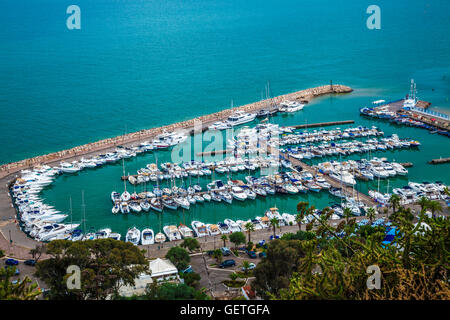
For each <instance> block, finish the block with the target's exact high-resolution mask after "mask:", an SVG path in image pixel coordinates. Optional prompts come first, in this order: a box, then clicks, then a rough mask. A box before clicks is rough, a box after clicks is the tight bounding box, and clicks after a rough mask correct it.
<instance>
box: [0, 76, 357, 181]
mask: <svg viewBox="0 0 450 320" xmlns="http://www.w3.org/2000/svg"><path fill="white" fill-rule="evenodd" d="M352 91H353V89H352V88H350V87H347V86H344V85H326V86H320V87H315V88H310V89H305V90H301V91H297V92H293V93H288V94H285V95H281V96H278V97H274V98H272V99H266V100H261V101H257V102H253V103H249V104H246V105H243V106H240V107H236V108H233V109H225V110H222V111H219V112H216V113H212V114H208V115H204V116H200V117H198V118H194V119H190V120H186V121H181V122H177V123H174V124H170V125H166V126H162V127H157V128H151V129H147V130H140V131H137V132H133V133H129V134H125V135H122V136H117V137H115V138H107V139H103V140H99V141H96V142H92V143H88V144H85V145H81V146H77V147H74V148H71V149H67V150H62V151H58V152H53V153H49V154H46V155H41V156H37V157H34V158H28V159H24V160H21V161H17V162H13V163H8V164H4V165H2V166H0V178H3V177H5V176H7V175H9V174H11V173H14V172H18V171H20V170H23V169H27V168H32V167H34V166H37V165H42V164H49V163H53V162H58V161H61V160H68V159H71V158H77V157H80V156H85V155H87V154H91V153H98V152H100V151H106V150H108V149H109V148H115V147H116V146H118V145H126V144H130V143H133V142H138V141H141V140H144V139H149V138H153V137H155V136H156V135H158V134H160V133H163V132H164V131H174V130H191V129H192V128H193V127H194V123H196V122H198V121H201V123H202V125H203V126H207V125H208V124H211V123H213V122H216V121H220V120H224V119H226V118H227V117H228V116H230V115H231V114H232V113H233V112H235V111H238V110H241V111H246V112H257V111H259V110H262V109H265V108H268V107H269V105H270V103H275V104H279V103H280V102H282V101H284V100H295V101H303V102H309V101H310V100H311V99H313V98H315V97H318V96H322V95H325V94H340V93H349V92H352Z"/></svg>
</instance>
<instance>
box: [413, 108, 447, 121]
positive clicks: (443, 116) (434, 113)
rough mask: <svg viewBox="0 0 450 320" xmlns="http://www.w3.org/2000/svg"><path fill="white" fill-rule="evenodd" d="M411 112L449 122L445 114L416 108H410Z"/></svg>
mask: <svg viewBox="0 0 450 320" xmlns="http://www.w3.org/2000/svg"><path fill="white" fill-rule="evenodd" d="M411 110H412V111H416V112H419V113H423V114H426V115H429V116H433V117H437V118H441V119H444V120H450V116H449V115H448V114H445V113H441V112H436V111H431V110H427V109H423V108H418V107H411Z"/></svg>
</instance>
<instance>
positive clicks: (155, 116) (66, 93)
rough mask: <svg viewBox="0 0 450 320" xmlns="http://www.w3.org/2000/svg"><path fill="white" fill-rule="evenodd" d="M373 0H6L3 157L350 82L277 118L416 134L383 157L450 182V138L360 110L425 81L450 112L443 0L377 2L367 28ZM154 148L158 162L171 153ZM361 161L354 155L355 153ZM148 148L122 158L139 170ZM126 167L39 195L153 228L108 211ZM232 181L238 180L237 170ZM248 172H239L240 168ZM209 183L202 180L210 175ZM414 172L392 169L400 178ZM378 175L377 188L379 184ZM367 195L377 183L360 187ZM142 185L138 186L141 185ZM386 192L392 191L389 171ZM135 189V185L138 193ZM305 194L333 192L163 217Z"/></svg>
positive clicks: (426, 95)
mask: <svg viewBox="0 0 450 320" xmlns="http://www.w3.org/2000/svg"><path fill="white" fill-rule="evenodd" d="M70 4H77V5H78V6H79V7H80V8H81V21H82V22H81V30H68V29H67V28H66V18H67V17H68V15H67V14H66V8H67V6H68V5H70ZM371 4H372V3H371V2H368V1H357V0H354V1H336V0H335V1H331V0H318V1H299V0H277V1H268V0H258V1H254V0H248V1H239V0H226V1H213V0H183V1H180V0H176V1H175V0H165V1H144V0H142V1H138V0H129V1H112V0H108V1H106V0H97V1H87V0H77V1H75V2H73V3H72V2H70V3H68V2H64V1H60V0H40V1H37V0H27V1H25V0H3V1H1V3H0V114H1V117H0V163H7V162H11V161H16V160H20V159H23V158H27V157H31V156H35V155H39V154H43V153H48V152H53V151H58V150H61V149H65V148H70V147H73V146H75V145H79V144H84V143H88V142H92V141H96V140H98V139H103V138H107V137H113V136H116V135H119V134H123V133H124V132H132V131H137V130H140V129H145V128H150V127H156V126H159V125H165V124H169V123H173V122H175V121H181V120H186V119H190V118H192V117H195V116H199V115H202V114H205V113H211V112H215V111H218V110H221V109H224V108H226V107H228V106H229V104H230V100H231V99H233V101H234V104H235V105H241V104H245V103H249V102H253V101H256V100H259V99H260V97H261V92H262V91H264V86H265V84H266V82H267V81H270V85H271V89H272V94H273V95H279V94H284V93H288V92H292V91H296V90H300V89H305V88H309V87H313V86H317V85H323V84H328V83H329V82H330V80H332V81H333V83H342V84H345V85H349V86H351V87H353V88H354V89H355V91H354V92H353V93H352V94H350V95H346V96H339V97H337V96H334V97H323V98H320V99H318V100H316V101H314V102H313V103H311V104H310V105H308V106H307V107H305V109H304V110H303V111H299V112H297V113H296V114H295V115H289V116H277V117H275V121H276V122H278V123H280V124H302V123H305V122H306V121H307V122H308V123H313V122H319V121H333V120H348V119H353V120H355V121H356V124H362V125H376V126H379V127H380V128H381V129H382V130H383V131H385V133H386V134H392V133H397V134H398V135H399V136H400V137H409V138H414V139H417V140H419V141H420V142H421V143H422V146H421V147H420V149H419V151H416V150H403V151H395V152H385V153H380V154H379V156H385V157H387V158H388V159H389V160H394V159H395V160H396V161H400V162H406V161H412V162H413V163H414V167H413V168H410V170H409V175H408V178H409V179H410V180H413V181H424V180H431V181H433V180H443V181H445V182H446V183H450V173H449V172H450V170H449V169H450V165H447V164H446V165H441V166H431V165H428V164H426V161H428V160H429V159H432V158H438V157H440V156H443V157H448V156H449V151H450V150H449V149H450V140H449V139H448V138H444V137H442V136H439V135H431V134H429V133H428V132H427V131H424V130H420V129H414V128H405V127H398V126H393V125H390V124H388V123H385V122H379V121H371V120H368V119H364V118H362V117H360V116H359V112H358V108H359V107H361V106H364V105H367V104H370V102H371V101H373V100H378V99H386V100H391V99H399V98H401V97H403V96H404V95H405V94H406V93H407V92H408V90H409V81H410V79H411V78H414V79H415V80H416V82H417V88H418V96H419V98H420V99H422V100H426V101H430V102H432V109H436V110H440V111H444V112H449V111H450V101H449V97H450V36H449V34H448V32H449V30H450V20H449V19H448V12H449V11H450V10H449V9H450V3H449V2H448V1H445V0H443V1H437V0H434V1H419V0H415V1H377V5H379V6H380V8H381V30H369V29H367V27H366V19H367V17H368V16H369V15H368V14H366V8H367V7H368V6H369V5H371ZM169 156H170V154H169V152H159V155H158V158H159V160H160V161H164V160H165V159H166V160H170V159H169V158H170V157H169ZM353 158H357V157H353ZM154 161H155V156H154V154H152V153H150V154H147V155H143V156H139V157H137V158H136V159H130V160H128V161H126V167H127V169H126V170H127V171H129V172H135V171H136V170H137V169H138V168H140V167H143V166H145V164H146V163H150V162H154ZM121 173H122V166H121V164H116V165H109V166H106V167H104V168H100V169H95V170H86V171H84V172H80V173H78V174H77V175H74V176H69V175H64V176H61V177H59V178H58V179H57V180H56V181H55V183H54V184H53V185H52V186H51V187H50V188H48V189H47V190H45V191H44V192H43V197H44V198H46V201H47V202H49V203H52V204H55V205H56V206H57V207H58V208H59V209H60V210H64V211H66V210H68V206H69V205H68V203H69V200H68V199H69V196H70V195H71V196H72V198H73V203H74V220H75V219H76V218H77V219H78V220H79V218H80V214H81V209H80V203H81V190H85V200H86V206H87V207H86V215H87V220H88V221H87V225H88V226H89V227H92V228H95V229H99V228H101V227H105V226H108V227H111V228H112V229H113V230H115V231H118V232H121V233H122V234H124V233H125V231H126V229H127V228H128V227H130V226H133V225H137V226H139V227H143V226H147V225H149V226H152V227H153V228H154V229H159V218H158V215H156V214H155V213H154V212H150V213H148V214H142V215H139V216H138V215H129V216H125V217H124V216H114V217H113V216H112V214H111V211H110V209H111V201H110V199H109V196H110V193H111V191H112V190H113V189H115V190H118V191H121V190H122V189H123V184H122V183H121V181H120V175H121ZM233 178H239V176H237V177H233ZM241 178H242V177H241ZM206 182H207V180H206V179H204V181H201V183H203V184H205V183H206ZM406 183H407V179H406V178H394V179H390V181H389V186H390V188H392V187H393V186H402V185H404V184H406ZM373 184H375V185H373ZM359 187H360V189H361V191H365V190H367V188H369V187H372V188H374V187H376V183H372V184H371V185H369V184H367V183H360V184H359ZM139 188H140V187H139ZM381 188H387V181H384V182H382V186H381ZM138 191H139V190H138ZM299 199H309V201H310V202H312V203H314V204H316V206H317V207H321V206H325V205H327V204H328V203H329V202H330V201H333V200H335V199H332V198H331V197H330V196H329V195H328V194H326V193H319V194H307V195H302V196H287V197H267V199H266V200H258V201H246V202H244V203H239V204H236V203H234V204H233V205H232V206H229V205H225V204H217V203H211V204H204V205H196V206H194V208H191V210H189V211H186V212H185V214H184V215H183V213H182V212H181V211H180V212H178V213H170V212H167V213H164V214H163V215H162V217H161V222H162V224H163V225H164V224H168V223H179V222H183V221H186V222H189V221H191V220H192V219H199V220H202V221H204V222H217V221H218V220H222V219H224V218H226V217H234V218H241V219H246V218H250V217H254V216H256V215H262V214H263V212H264V210H265V209H267V208H268V207H270V206H273V205H276V206H278V207H279V208H280V209H282V211H286V212H293V211H294V210H295V204H296V203H297V202H298V201H299Z"/></svg>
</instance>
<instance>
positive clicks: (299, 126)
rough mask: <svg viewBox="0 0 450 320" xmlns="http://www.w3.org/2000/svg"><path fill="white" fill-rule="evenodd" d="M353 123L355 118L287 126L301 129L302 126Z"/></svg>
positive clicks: (315, 126)
mask: <svg viewBox="0 0 450 320" xmlns="http://www.w3.org/2000/svg"><path fill="white" fill-rule="evenodd" d="M352 123H355V120H344V121H332V122H319V123H310V124H299V125H295V126H289V127H290V128H294V129H303V128H317V127H328V126H340V125H344V124H352Z"/></svg>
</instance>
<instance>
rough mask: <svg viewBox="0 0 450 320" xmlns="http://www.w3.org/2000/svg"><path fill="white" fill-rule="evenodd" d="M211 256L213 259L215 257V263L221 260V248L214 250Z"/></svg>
mask: <svg viewBox="0 0 450 320" xmlns="http://www.w3.org/2000/svg"><path fill="white" fill-rule="evenodd" d="M212 256H213V258H214V259H216V262H217V263H221V262H222V257H223V253H222V250H220V249H216V250H214V252H213V255H212Z"/></svg>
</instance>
